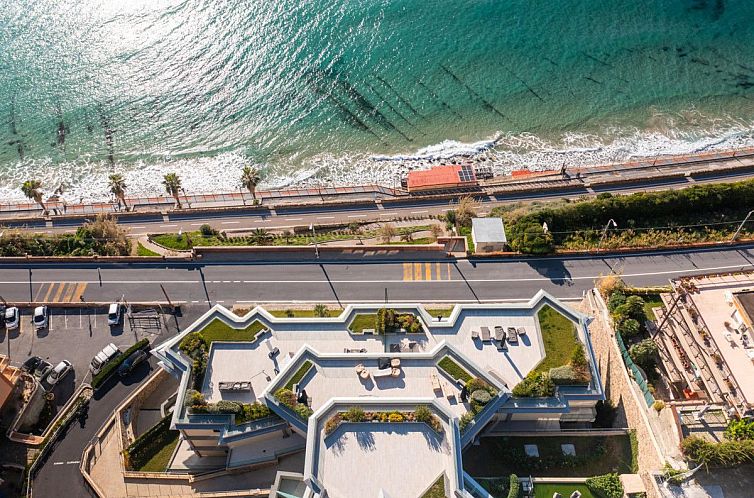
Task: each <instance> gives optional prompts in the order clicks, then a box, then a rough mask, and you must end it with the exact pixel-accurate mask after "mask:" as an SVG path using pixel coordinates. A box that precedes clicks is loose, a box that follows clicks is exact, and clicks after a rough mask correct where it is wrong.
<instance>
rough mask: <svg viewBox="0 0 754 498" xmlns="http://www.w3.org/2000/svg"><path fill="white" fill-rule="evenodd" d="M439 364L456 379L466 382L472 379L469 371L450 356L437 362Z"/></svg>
mask: <svg viewBox="0 0 754 498" xmlns="http://www.w3.org/2000/svg"><path fill="white" fill-rule="evenodd" d="M437 366H438V367H440V368H442V369H443V370H445V371H446V372H447V373H448V375H450V376H451V377H453V378H454V379H455V380H461V381H463V382H464V384H465V383H466V382H468V381H470V380H471V379H472V377H471V375H470V374H469V372H467V371H466V370H465V369H464V368H463V367H462V366H461V365H459V364H458V363H456V362H455V361H454V360H453V358H451V357H450V356H445V357H443V359H441V360H440V361H439V362H437Z"/></svg>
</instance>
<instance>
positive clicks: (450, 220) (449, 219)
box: [445, 209, 457, 230]
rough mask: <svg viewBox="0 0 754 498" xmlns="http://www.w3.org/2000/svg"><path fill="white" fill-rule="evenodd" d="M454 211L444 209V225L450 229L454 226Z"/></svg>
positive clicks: (455, 218) (455, 217)
mask: <svg viewBox="0 0 754 498" xmlns="http://www.w3.org/2000/svg"><path fill="white" fill-rule="evenodd" d="M456 220H457V216H456V211H455V210H454V209H449V210H447V211H445V226H446V227H447V228H448V230H450V229H452V228H453V227H454V226H456Z"/></svg>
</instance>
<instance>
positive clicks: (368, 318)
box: [348, 313, 377, 334]
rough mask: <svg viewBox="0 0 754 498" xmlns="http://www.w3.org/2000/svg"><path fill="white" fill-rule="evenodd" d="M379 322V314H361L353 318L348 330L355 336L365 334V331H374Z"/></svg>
mask: <svg viewBox="0 0 754 498" xmlns="http://www.w3.org/2000/svg"><path fill="white" fill-rule="evenodd" d="M376 321H377V314H375V313H369V314H366V315H364V314H359V315H356V316H355V317H353V321H352V322H351V324H350V325H349V326H348V330H350V331H351V332H353V333H354V334H363V333H364V329H373V328H374V327H375V322H376Z"/></svg>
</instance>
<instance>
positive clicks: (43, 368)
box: [34, 360, 52, 380]
mask: <svg viewBox="0 0 754 498" xmlns="http://www.w3.org/2000/svg"><path fill="white" fill-rule="evenodd" d="M51 370H52V365H51V364H50V363H49V362H47V361H44V360H42V361H40V362H39V364H38V365H37V368H35V369H34V377H36V378H37V379H39V380H42V379H44V378H45V377H47V374H49V373H50V371H51Z"/></svg>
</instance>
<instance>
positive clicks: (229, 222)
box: [220, 221, 241, 225]
mask: <svg viewBox="0 0 754 498" xmlns="http://www.w3.org/2000/svg"><path fill="white" fill-rule="evenodd" d="M238 223H241V222H240V221H221V222H220V224H221V225H237V224H238Z"/></svg>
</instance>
